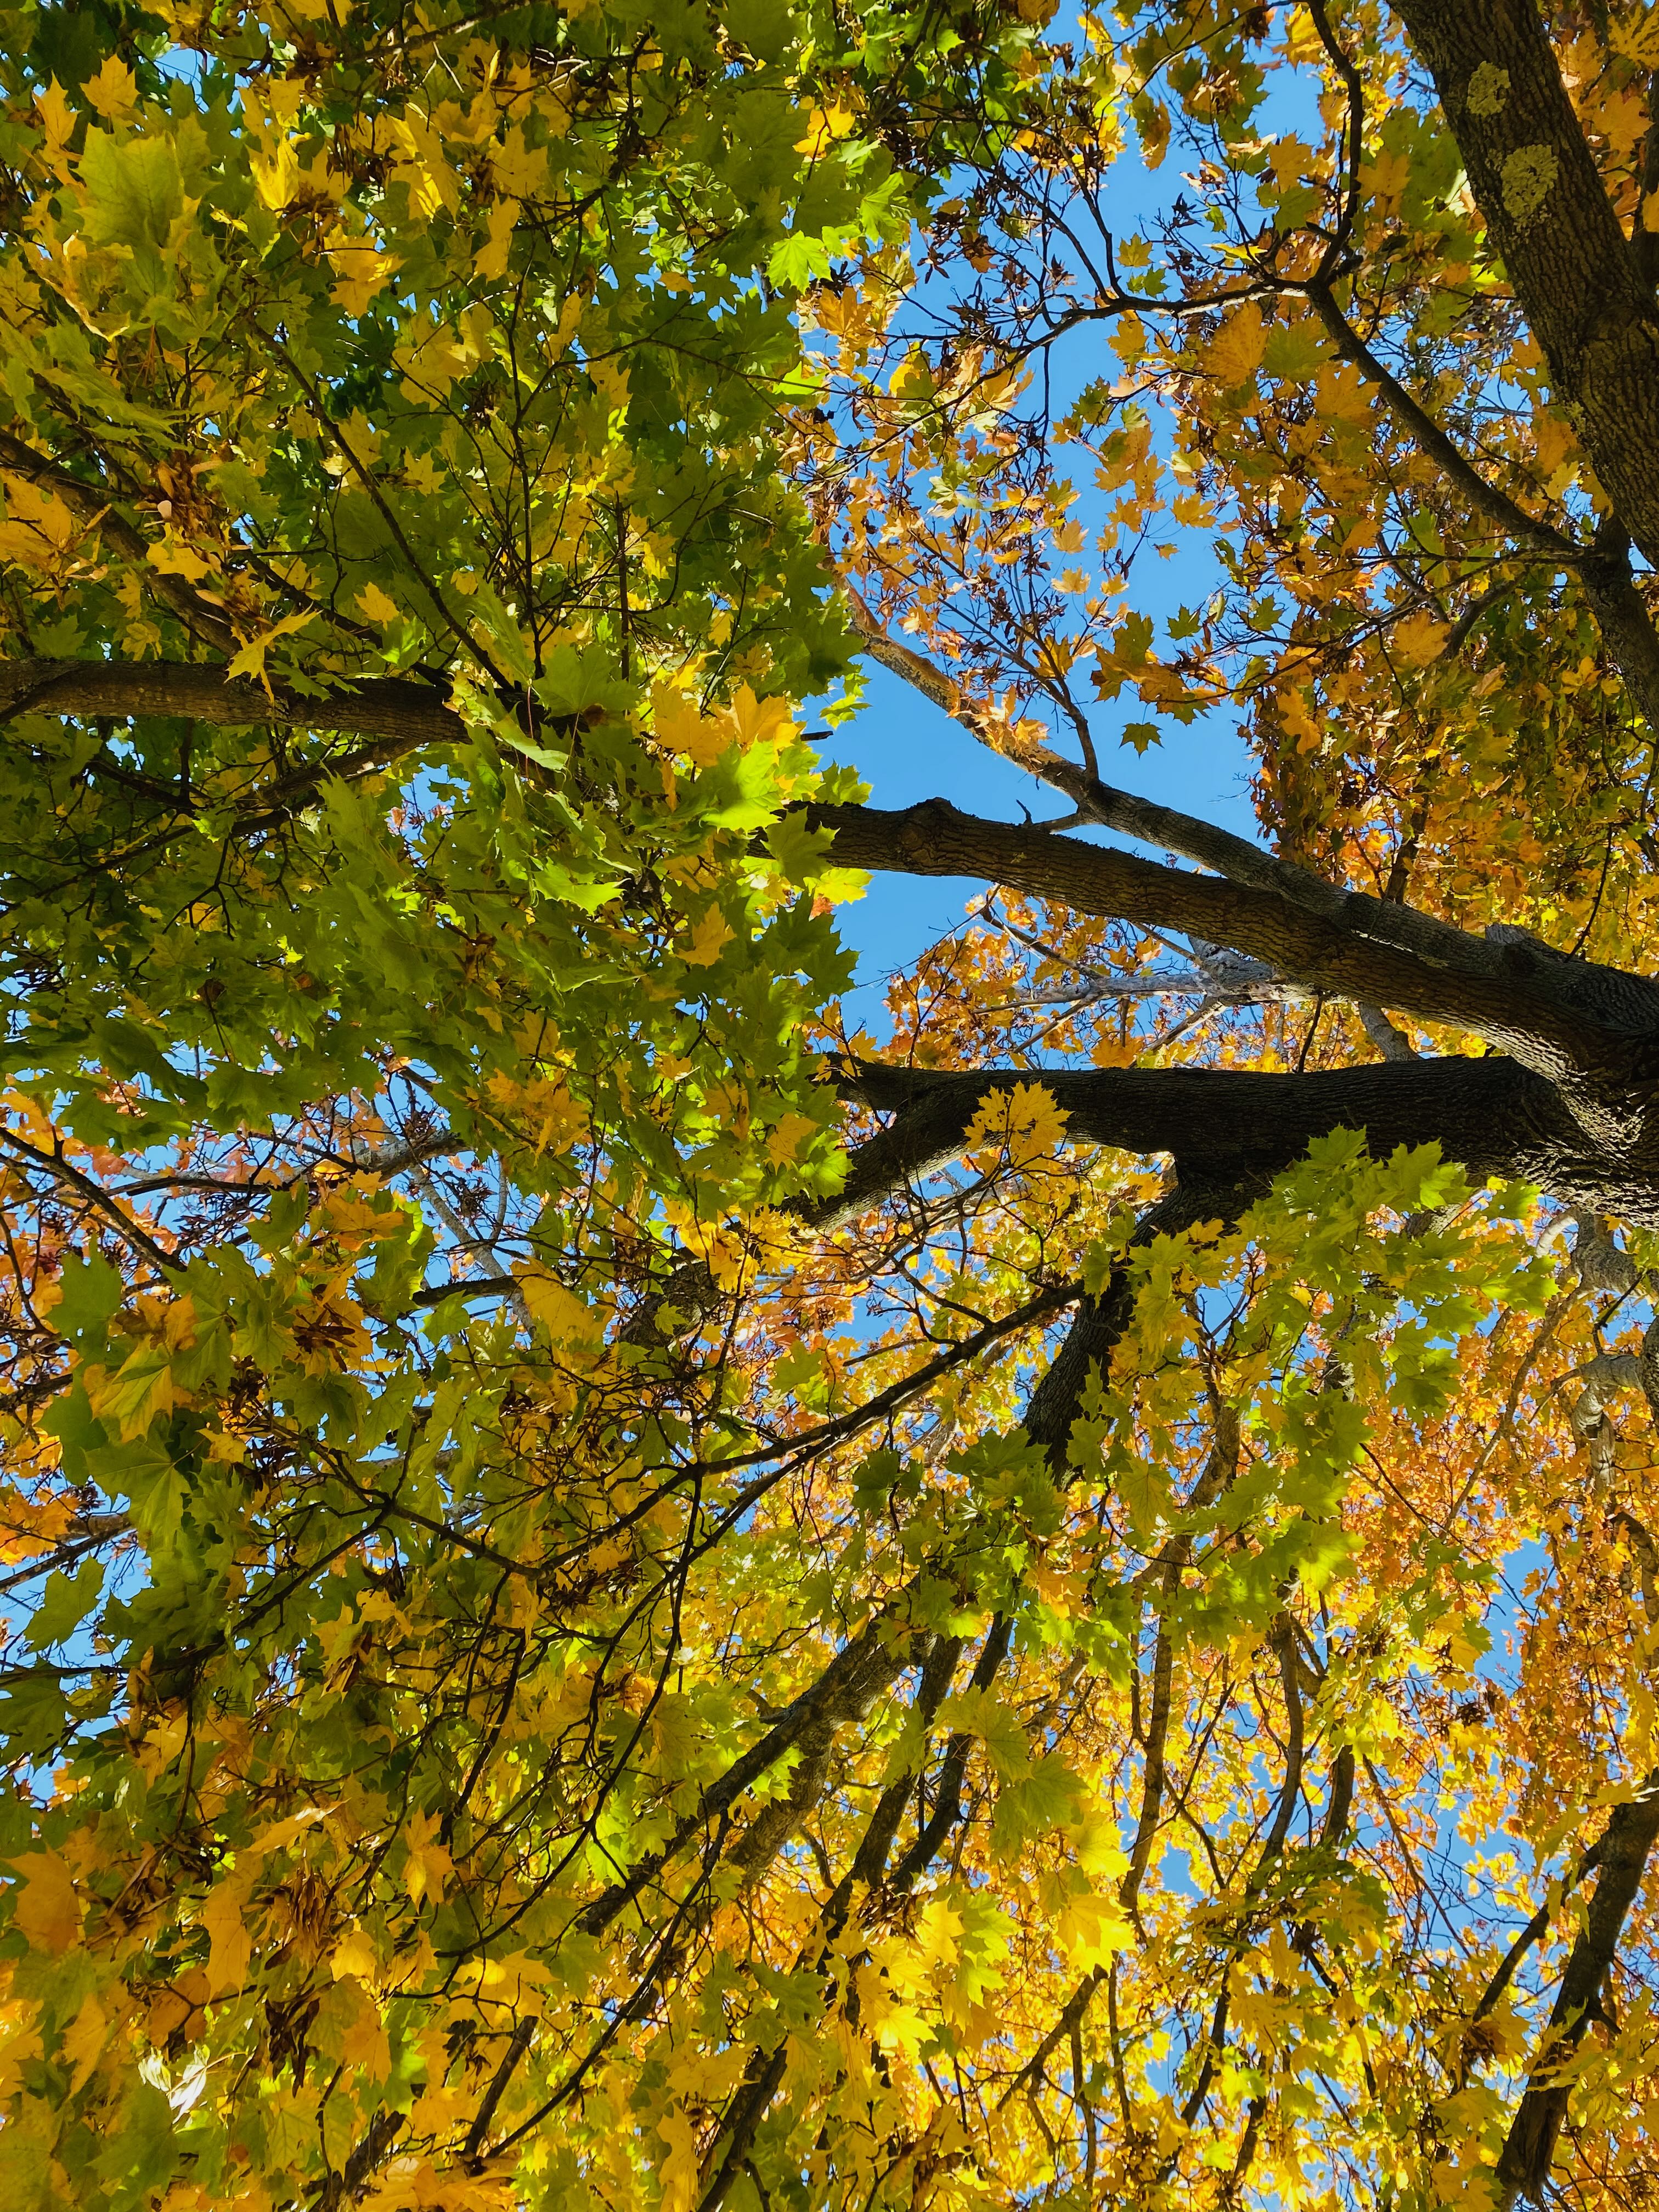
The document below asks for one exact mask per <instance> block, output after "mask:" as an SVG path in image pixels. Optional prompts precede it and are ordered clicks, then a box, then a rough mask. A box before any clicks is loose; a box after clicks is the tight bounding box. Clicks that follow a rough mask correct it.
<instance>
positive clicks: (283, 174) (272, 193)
mask: <svg viewBox="0 0 1659 2212" xmlns="http://www.w3.org/2000/svg"><path fill="white" fill-rule="evenodd" d="M248 173H249V175H250V176H252V179H253V189H254V191H256V192H257V193H258V196H259V197H260V198H261V199H262V200H263V201H264V204H265V205H266V206H267V207H268V208H274V209H275V210H276V213H277V214H278V215H280V214H281V213H282V212H283V209H284V208H286V207H287V206H288V204H289V202H290V201H291V200H292V199H293V197H295V193H296V192H297V191H298V190H299V185H300V151H299V149H298V147H296V146H295V143H294V141H293V140H292V139H291V138H283V139H280V140H279V141H278V142H277V144H276V149H275V150H274V151H273V152H272V153H270V155H262V154H256V153H254V152H253V151H252V149H250V150H249V154H248Z"/></svg>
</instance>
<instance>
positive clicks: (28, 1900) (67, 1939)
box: [8, 1851, 83, 1957]
mask: <svg viewBox="0 0 1659 2212" xmlns="http://www.w3.org/2000/svg"><path fill="white" fill-rule="evenodd" d="M8 1863H9V1866H10V1868H11V1869H12V1871H13V1873H14V1874H15V1875H16V1876H17V1877H18V1879H19V1881H20V1882H21V1888H19V1889H18V1890H17V1891H16V1893H15V1899H16V1901H15V1904H14V1905H13V1907H12V1920H13V1922H14V1923H15V1926H17V1927H19V1928H21V1929H22V1931H23V1933H24V1935H25V1936H27V1938H28V1941H29V1944H30V1947H31V1948H33V1949H34V1950H37V1951H46V1952H50V1953H51V1954H52V1955H53V1956H54V1957H56V1956H57V1955H58V1954H60V1953H62V1952H64V1951H67V1950H68V1948H69V1947H70V1944H71V1943H73V1942H75V1940H76V1936H78V1935H79V1934H80V1932H81V1919H82V1909H83V1908H82V1904H81V1900H80V1899H79V1898H78V1897H77V1896H76V1893H75V1881H74V1877H73V1876H72V1875H71V1874H70V1869H69V1867H68V1865H67V1864H66V1863H65V1862H64V1860H63V1859H62V1858H61V1857H59V1856H58V1853H57V1852H56V1851H26V1852H25V1853H24V1854H23V1855H22V1857H20V1858H14V1859H11V1860H9V1862H8Z"/></svg>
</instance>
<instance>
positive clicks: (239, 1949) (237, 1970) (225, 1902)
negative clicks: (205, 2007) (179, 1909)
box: [197, 1881, 253, 1996]
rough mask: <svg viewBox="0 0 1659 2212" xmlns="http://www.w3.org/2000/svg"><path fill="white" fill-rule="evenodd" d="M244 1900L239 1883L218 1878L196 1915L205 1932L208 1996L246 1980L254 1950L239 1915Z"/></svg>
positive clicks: (220, 1993) (232, 1988) (218, 1994)
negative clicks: (206, 1939)
mask: <svg viewBox="0 0 1659 2212" xmlns="http://www.w3.org/2000/svg"><path fill="white" fill-rule="evenodd" d="M246 1902H247V1899H246V1895H245V1894H244V1892H243V1890H242V1888H241V1887H240V1885H239V1884H238V1883H235V1882H229V1881H225V1882H221V1883H220V1884H219V1886H218V1887H217V1888H216V1889H215V1890H214V1891H213V1893H212V1894H211V1895H210V1897H209V1899H208V1901H207V1903H206V1904H205V1905H204V1906H203V1907H202V1909H201V1911H199V1912H198V1913H197V1919H198V1920H199V1921H200V1923H201V1924H202V1926H203V1927H204V1928H205V1929H206V1930H207V1932H208V1944H209V1950H208V1962H207V1983H208V1995H209V1996H222V1994H223V1992H224V1991H225V1990H240V1988H241V1987H242V1985H243V1984H244V1983H245V1982H246V1980H247V1964H248V1960H249V1958H250V1956H251V1955H252V1950H253V1939H252V1936H250V1935H249V1934H248V1931H247V1928H246V1924H245V1923H244V1921H243V1919H242V1912H243V1908H244V1906H245V1905H246Z"/></svg>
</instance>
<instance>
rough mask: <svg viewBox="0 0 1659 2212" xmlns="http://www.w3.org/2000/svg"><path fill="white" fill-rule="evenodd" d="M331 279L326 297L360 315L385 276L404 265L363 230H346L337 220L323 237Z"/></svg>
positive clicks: (347, 310)
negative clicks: (332, 275)
mask: <svg viewBox="0 0 1659 2212" xmlns="http://www.w3.org/2000/svg"><path fill="white" fill-rule="evenodd" d="M323 244H324V246H325V247H326V249H327V252H328V258H329V264H330V266H331V268H332V269H333V271H334V283H332V284H331V286H330V288H329V297H330V299H331V300H332V301H333V302H334V304H335V305H336V307H340V308H343V310H344V312H345V313H347V314H348V315H350V316H352V317H353V318H354V319H355V318H356V316H358V315H361V314H362V312H363V310H364V308H365V307H368V303H369V301H371V300H372V299H373V298H374V295H375V294H376V293H377V292H379V291H380V290H381V289H382V288H383V287H384V286H385V283H386V279H387V278H388V277H389V276H392V273H393V272H394V271H395V270H398V269H401V268H402V267H403V263H402V262H401V261H400V260H399V259H398V256H397V255H396V254H395V253H383V252H381V251H380V247H379V246H377V245H376V244H375V243H374V240H373V239H372V238H370V237H369V236H368V234H366V233H364V232H361V231H359V232H353V231H350V230H349V229H348V228H346V226H345V225H344V224H343V223H338V222H337V223H336V224H335V225H334V227H333V228H332V229H331V231H330V232H329V234H328V235H327V237H326V238H325V240H323Z"/></svg>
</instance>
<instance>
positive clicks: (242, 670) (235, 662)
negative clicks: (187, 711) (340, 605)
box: [225, 608, 316, 692]
mask: <svg viewBox="0 0 1659 2212" xmlns="http://www.w3.org/2000/svg"><path fill="white" fill-rule="evenodd" d="M315 620H316V615H315V613H314V612H313V610H311V609H310V608H307V610H306V611H305V612H304V613H303V614H297V615H284V616H283V619H282V620H281V622H279V623H272V625H271V627H270V629H268V630H263V631H261V633H260V635H258V637H252V638H250V639H249V640H248V641H247V643H246V645H245V646H244V647H242V649H241V651H240V653H236V654H234V656H233V657H232V659H231V663H230V665H229V667H228V669H227V670H226V671H225V673H226V674H227V675H228V676H257V677H258V679H259V681H260V683H261V684H264V687H265V690H266V691H267V692H269V691H270V678H269V677H268V676H267V675H266V674H265V655H266V653H269V652H270V648H271V647H272V646H273V645H275V644H276V641H277V639H278V638H280V637H287V636H288V635H289V633H290V631H293V630H296V629H304V628H305V626H306V624H307V623H310V622H314V621H315Z"/></svg>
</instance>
